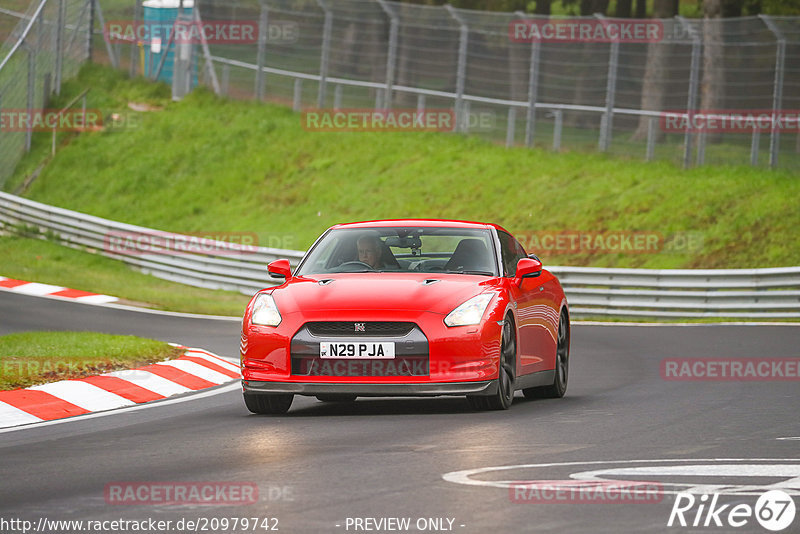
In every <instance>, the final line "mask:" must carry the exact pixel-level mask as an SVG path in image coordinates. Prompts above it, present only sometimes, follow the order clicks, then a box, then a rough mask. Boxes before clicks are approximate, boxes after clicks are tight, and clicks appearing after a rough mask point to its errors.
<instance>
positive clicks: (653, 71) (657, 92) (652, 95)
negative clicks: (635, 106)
mask: <svg viewBox="0 0 800 534" xmlns="http://www.w3.org/2000/svg"><path fill="white" fill-rule="evenodd" d="M677 14H678V13H677V12H676V11H675V4H674V2H673V1H672V0H655V5H654V13H653V15H654V16H655V18H660V19H665V18H669V17H673V16H675V15H677ZM670 49H671V46H670V45H669V43H667V42H666V41H664V42H660V43H658V42H656V43H650V44H649V45H648V47H647V66H646V67H645V71H644V82H643V83H642V100H641V106H640V107H639V109H642V110H648V111H663V105H664V85H665V84H664V78H665V72H664V71H665V69H666V66H667V58H668V57H669V53H670ZM649 123H650V117H645V116H641V117H640V118H639V125H638V127H637V128H636V131H635V132H634V133H633V136H632V138H633V140H637V141H638V140H641V139H644V138H645V137H647V131H648V126H649Z"/></svg>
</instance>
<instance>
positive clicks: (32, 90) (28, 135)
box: [25, 45, 36, 152]
mask: <svg viewBox="0 0 800 534" xmlns="http://www.w3.org/2000/svg"><path fill="white" fill-rule="evenodd" d="M25 48H26V49H27V52H28V88H27V95H26V104H27V108H28V127H27V128H26V129H25V152H30V151H31V141H32V139H33V124H32V120H31V119H33V105H34V103H33V98H34V95H35V94H36V47H35V46H30V45H28V46H26V47H25Z"/></svg>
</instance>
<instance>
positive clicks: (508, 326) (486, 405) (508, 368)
mask: <svg viewBox="0 0 800 534" xmlns="http://www.w3.org/2000/svg"><path fill="white" fill-rule="evenodd" d="M516 357H517V330H516V328H515V327H514V319H512V318H511V316H510V315H509V316H508V317H506V320H505V321H504V322H503V336H502V343H501V344H500V369H499V370H498V374H497V392H496V393H495V394H494V395H490V396H488V397H487V396H478V395H467V401H468V402H469V404H470V406H472V408H473V409H475V410H508V408H509V407H510V406H511V403H512V402H513V401H514V362H515V361H516Z"/></svg>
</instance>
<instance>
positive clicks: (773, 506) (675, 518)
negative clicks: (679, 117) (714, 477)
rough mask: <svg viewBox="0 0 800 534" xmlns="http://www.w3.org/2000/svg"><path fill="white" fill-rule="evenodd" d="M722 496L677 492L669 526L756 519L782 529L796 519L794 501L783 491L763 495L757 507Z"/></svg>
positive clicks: (738, 525) (719, 524) (718, 524)
mask: <svg viewBox="0 0 800 534" xmlns="http://www.w3.org/2000/svg"><path fill="white" fill-rule="evenodd" d="M719 497H720V494H719V493H714V494H712V495H709V494H706V493H704V494H702V495H699V496H698V495H694V494H691V493H688V492H681V493H678V494H677V496H676V497H675V503H674V504H673V505H672V512H671V513H670V514H669V521H668V522H667V526H668V527H672V526H680V527H689V526H691V527H730V528H741V527H744V526H746V525H752V521H753V519H755V521H757V522H758V524H760V525H761V526H762V527H764V528H765V529H767V530H771V531H773V532H779V531H781V530H784V529H786V528H787V527H789V525H791V524H792V522H793V521H794V517H795V513H796V508H795V504H794V500H792V497H791V496H790V495H789V494H788V493H786V492H784V491H781V490H770V491H768V492H766V493H764V494H762V495H761V496H760V497H759V498H758V500H757V501H756V503H755V505H754V506H751V505H750V504H747V503H738V504H732V503H731V504H719Z"/></svg>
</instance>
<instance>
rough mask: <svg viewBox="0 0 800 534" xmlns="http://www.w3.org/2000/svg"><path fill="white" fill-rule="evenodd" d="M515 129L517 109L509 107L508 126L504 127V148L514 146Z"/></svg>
mask: <svg viewBox="0 0 800 534" xmlns="http://www.w3.org/2000/svg"><path fill="white" fill-rule="evenodd" d="M516 129H517V108H515V107H514V106H509V108H508V125H507V127H506V148H511V147H512V146H514V134H515V133H516Z"/></svg>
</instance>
